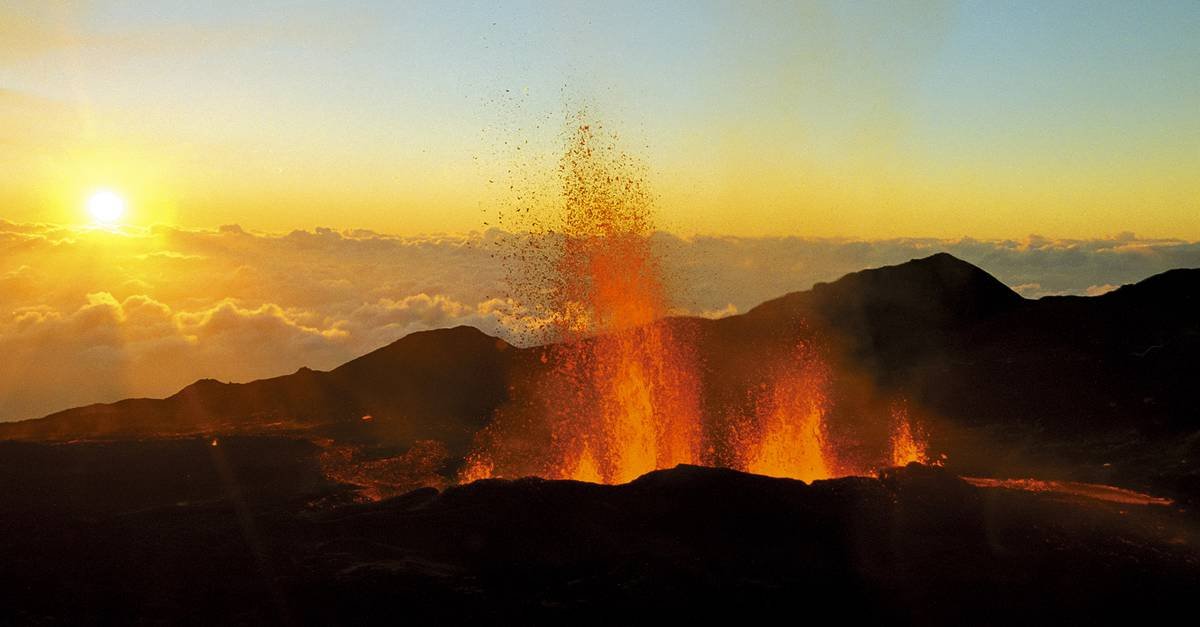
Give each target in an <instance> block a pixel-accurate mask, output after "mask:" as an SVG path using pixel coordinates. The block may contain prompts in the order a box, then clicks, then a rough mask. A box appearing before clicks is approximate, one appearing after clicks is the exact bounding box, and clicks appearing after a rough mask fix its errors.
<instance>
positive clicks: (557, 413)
mask: <svg viewBox="0 0 1200 627" xmlns="http://www.w3.org/2000/svg"><path fill="white" fill-rule="evenodd" d="M559 174H560V178H561V184H562V188H561V195H562V205H561V207H559V209H558V215H557V216H556V217H555V219H554V220H552V221H551V222H549V224H551V227H550V228H549V229H547V230H546V231H545V232H543V233H540V234H539V235H540V236H541V239H539V240H537V241H536V243H533V244H526V245H527V246H529V248H530V250H528V251H524V252H523V253H521V254H520V255H517V256H519V257H520V258H521V259H523V260H524V259H528V258H529V257H537V256H539V255H544V256H546V257H548V259H546V261H547V262H548V263H546V264H544V266H543V267H541V268H539V269H538V270H537V271H535V272H532V273H529V274H527V275H525V276H521V277H518V278H517V281H518V282H519V284H518V285H516V286H515V287H516V291H518V292H521V291H523V292H525V293H526V294H525V295H526V296H527V297H528V298H527V300H530V301H532V302H534V303H535V304H540V305H541V306H542V308H543V309H544V310H546V313H547V318H548V319H549V320H550V321H551V323H550V325H549V326H548V328H547V329H545V331H546V337H545V338H543V339H545V340H547V341H549V342H553V343H555V344H554V345H553V346H552V347H548V348H547V349H546V350H545V351H544V352H543V354H542V361H543V363H545V364H547V371H546V372H545V373H544V374H543V375H541V380H539V381H538V382H537V383H536V384H534V386H533V393H534V395H535V396H536V397H537V398H538V399H539V400H538V402H539V403H540V406H539V407H538V408H537V410H535V411H537V412H539V413H541V414H543V416H542V418H543V419H544V420H546V421H547V422H548V430H549V438H550V443H549V446H547V447H545V448H544V449H542V450H539V449H537V447H536V446H532V447H531V446H527V445H526V444H525V443H522V442H520V437H514V436H513V434H511V433H504V432H503V430H504V429H505V428H506V427H505V426H498V427H496V428H495V429H493V431H498V433H489V434H486V435H488V436H490V439H486V441H485V442H484V444H483V446H481V447H479V448H477V450H476V451H475V452H474V453H473V454H472V456H471V457H470V458H469V459H468V462H467V467H466V468H465V469H464V471H463V472H462V473H461V475H460V477H461V478H463V479H466V478H480V477H483V476H492V475H494V474H505V473H508V472H517V473H522V474H523V473H530V474H540V475H543V476H548V477H551V478H562V479H578V480H582V481H593V482H604V483H620V482H626V481H630V480H632V479H634V478H636V477H638V476H640V475H642V474H645V473H647V472H650V471H652V470H655V469H658V468H667V467H672V466H675V465H676V464H680V463H699V461H700V454H699V452H700V440H701V429H700V403H699V387H700V386H699V380H698V377H697V375H696V373H695V364H694V350H693V348H692V347H691V345H690V344H689V343H688V342H686V341H683V339H681V338H680V337H678V334H677V332H676V331H675V330H672V329H671V328H668V326H667V325H666V324H663V323H662V322H661V320H662V319H663V318H664V317H666V316H667V314H668V313H669V311H670V303H669V302H668V297H667V293H666V289H665V287H664V284H663V277H662V274H661V268H660V266H659V260H658V256H657V255H656V253H655V251H654V250H653V247H652V244H651V241H650V235H651V233H652V231H653V224H652V220H651V204H652V203H651V201H650V194H649V192H648V191H647V189H646V186H645V177H644V175H643V174H642V170H641V169H640V167H639V166H637V164H636V163H635V162H634V161H632V160H631V159H630V157H628V156H627V155H624V154H623V153H621V152H619V151H618V150H616V147H615V144H614V142H613V140H612V138H611V137H608V136H605V135H603V134H600V133H598V131H597V130H596V129H595V128H594V127H593V126H592V125H591V124H587V123H579V124H577V125H576V126H575V127H574V129H573V132H572V134H571V137H570V139H569V141H568V145H567V148H566V150H565V152H564V155H563V157H562V159H561V161H560V164H559ZM546 241H552V242H557V246H548V245H546V244H545V243H544V242H546ZM502 422H503V421H502V420H495V421H494V423H495V424H498V425H500V424H501V423H502ZM522 447H524V449H523V450H521V451H519V452H518V453H514V450H516V449H521V448H522ZM530 448H532V449H533V450H532V451H530V450H529V449H530ZM505 449H507V450H505ZM506 458H507V459H506ZM514 460H515V461H514Z"/></svg>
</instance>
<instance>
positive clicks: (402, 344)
mask: <svg viewBox="0 0 1200 627" xmlns="http://www.w3.org/2000/svg"><path fill="white" fill-rule="evenodd" d="M516 353H517V350H516V349H515V348H514V347H513V346H511V345H509V344H508V343H507V342H505V341H503V340H501V339H498V338H494V337H490V336H488V335H485V334H484V333H483V332H481V331H479V330H478V329H475V328H472V327H465V326H463V327H456V328H453V329H444V330H439V331H427V332H422V333H414V334H412V335H409V336H406V337H404V338H401V339H400V340H397V341H396V342H394V343H392V344H390V345H388V346H385V347H383V348H381V349H379V350H376V351H374V352H372V353H369V354H367V355H364V356H362V357H359V358H358V359H355V360H353V361H350V362H348V363H346V364H343V365H342V366H340V367H338V368H336V369H334V370H332V371H329V372H318V371H314V370H310V369H308V368H301V369H300V370H298V371H296V372H295V373H293V374H290V375H286V376H281V377H275V378H271V379H262V380H259V381H252V382H250V383H221V382H219V381H214V380H211V379H203V380H200V381H197V382H196V383H193V384H192V385H189V386H187V387H186V388H184V389H182V390H180V391H179V392H178V393H176V394H174V395H173V396H170V397H168V398H165V399H130V400H125V401H120V402H117V403H112V404H102V405H90V406H87V407H81V408H78V409H70V410H66V411H62V412H58V413H56V414H51V415H49V416H47V417H45V418H41V419H37V420H29V421H22V422H17V423H9V424H2V425H0V437H3V438H8V439H32V440H71V439H95V438H109V439H111V438H123V437H147V436H166V435H184V434H193V433H271V432H276V433H288V432H295V431H300V430H313V429H318V430H321V432H322V433H326V432H327V433H328V434H329V435H333V436H336V437H340V438H345V439H351V440H365V441H373V442H381V443H387V444H397V445H406V444H410V443H411V442H413V441H415V440H421V439H435V440H441V441H443V442H445V443H446V444H447V445H448V446H449V447H450V448H451V450H452V451H455V452H459V453H460V454H461V451H462V449H463V448H464V447H465V446H466V445H467V443H469V441H470V439H471V436H472V435H473V434H474V432H475V431H476V430H478V429H479V428H480V427H481V426H482V425H483V424H484V423H485V422H486V421H487V419H488V417H489V416H490V415H491V411H492V410H493V409H494V408H495V407H496V406H497V405H498V404H499V403H501V402H502V401H503V400H504V399H505V398H506V397H507V393H508V392H507V375H508V371H509V369H510V367H511V365H512V363H513V358H514V357H515V355H516ZM364 417H369V418H370V419H369V420H364V419H363V418H364Z"/></svg>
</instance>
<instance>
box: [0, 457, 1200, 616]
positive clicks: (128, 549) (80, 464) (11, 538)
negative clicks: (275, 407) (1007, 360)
mask: <svg viewBox="0 0 1200 627" xmlns="http://www.w3.org/2000/svg"><path fill="white" fill-rule="evenodd" d="M316 452H317V449H316V447H314V446H313V445H311V444H309V443H308V442H305V441H300V440H289V439H282V438H253V437H252V438H229V439H226V440H224V441H222V442H220V443H219V445H218V446H215V447H214V446H212V444H211V442H210V441H208V440H199V439H179V440H156V441H147V442H119V443H95V444H75V445H45V444H30V443H5V444H0V493H3V494H4V495H5V506H4V507H3V508H2V509H0V589H2V590H4V591H5V592H4V597H5V602H4V603H3V605H2V606H0V622H3V623H6V624H64V625H67V624H70V625H80V624H105V623H109V624H111V623H121V624H295V625H303V624H313V625H317V624H376V623H378V624H383V623H387V624H395V623H402V622H417V623H425V624H428V623H436V624H465V623H476V624H477V623H479V622H480V621H488V622H491V623H494V624H510V623H524V624H530V623H553V624H648V623H656V624H661V622H662V621H663V620H669V621H671V622H672V623H675V622H677V621H681V620H704V621H705V622H711V621H712V620H718V619H719V620H727V621H728V622H730V623H734V622H736V623H743V622H745V621H747V620H762V619H772V617H776V618H774V620H778V618H777V617H779V616H780V615H782V616H784V617H793V618H794V619H795V620H802V619H811V620H818V619H830V620H838V621H839V622H843V621H850V622H861V621H868V620H869V621H871V622H880V623H887V624H910V623H922V624H931V623H937V624H1012V623H1017V622H1020V623H1051V622H1057V623H1066V624H1082V623H1089V622H1095V621H1099V622H1108V621H1111V620H1115V619H1117V618H1120V617H1123V616H1129V617H1136V618H1137V619H1138V620H1139V621H1146V620H1153V619H1154V618H1155V617H1160V618H1161V617H1165V616H1169V615H1170V612H1173V611H1179V612H1183V613H1184V614H1183V615H1188V614H1190V613H1191V612H1192V611H1193V609H1194V608H1193V607H1192V604H1193V603H1194V593H1195V591H1196V590H1197V589H1200V552H1198V551H1197V550H1196V548H1195V547H1196V546H1197V544H1196V542H1197V540H1200V537H1198V534H1197V529H1198V527H1197V519H1196V518H1195V516H1194V515H1193V514H1191V513H1189V512H1188V511H1186V510H1184V509H1183V508H1181V507H1179V506H1128V505H1119V504H1111V503H1104V502H1099V501H1093V500H1088V499H1078V498H1074V497H1064V496H1056V495H1051V494H1032V493H1027V492H1018V491H1009V490H1002V489H979V488H975V487H972V486H970V485H968V484H966V483H964V482H963V481H961V480H959V479H958V478H956V477H954V476H953V475H951V474H949V473H947V472H945V471H944V470H941V469H936V468H927V467H922V466H918V465H915V464H914V465H910V466H909V467H907V468H901V469H893V470H889V471H885V472H883V473H882V474H881V475H880V476H879V477H878V478H865V477H848V478H843V479H834V480H829V481H818V482H815V483H813V484H812V485H807V484H804V483H802V482H798V481H792V480H787V479H774V478H767V477H762V476H757V475H749V474H744V473H740V472H736V471H732V470H724V469H712V468H701V467H694V466H680V467H678V468H675V469H671V470H663V471H656V472H653V473H650V474H648V475H645V476H643V477H641V478H639V479H638V480H636V481H634V482H632V483H629V484H625V485H618V486H602V485H594V484H586V483H579V482H572V481H545V480H540V479H520V480H515V481H507V480H485V481H480V482H476V483H472V484H468V485H464V486H459V487H454V488H450V489H447V490H445V491H443V492H438V491H437V490H434V489H422V490H417V491H414V492H411V493H409V494H406V495H403V496H400V497H396V498H393V499H388V500H383V501H379V502H372V503H361V502H354V501H353V499H352V498H351V497H352V494H350V493H349V492H348V491H347V489H346V487H345V486H338V485H334V484H331V483H329V482H328V481H326V479H325V478H324V476H323V475H322V474H321V472H320V470H319V465H318V464H317V463H316V461H315V459H314V455H315V453H316ZM823 617H827V618H823ZM789 620H791V619H789Z"/></svg>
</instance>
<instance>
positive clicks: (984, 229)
mask: <svg viewBox="0 0 1200 627" xmlns="http://www.w3.org/2000/svg"><path fill="white" fill-rule="evenodd" d="M581 120H583V121H587V122H589V123H591V124H593V125H595V126H596V128H598V129H600V130H598V131H597V133H600V134H602V135H603V137H604V138H605V139H604V140H603V142H601V143H603V144H604V145H613V144H615V145H616V146H617V147H618V148H619V149H620V150H621V151H623V152H624V153H625V154H626V155H628V157H629V159H630V160H631V161H630V163H634V164H635V165H636V166H637V167H634V168H633V170H632V171H635V172H638V173H640V176H644V178H645V180H644V181H641V182H642V183H644V184H645V186H646V188H648V189H649V190H650V192H651V196H652V200H653V214H654V216H655V217H654V222H655V224H654V227H655V229H656V233H655V234H654V235H653V238H654V245H655V250H656V251H658V253H659V254H660V255H661V263H662V267H663V268H664V269H665V276H667V277H668V279H669V283H670V285H668V288H669V292H670V294H671V298H672V306H673V308H674V310H675V312H676V313H681V314H690V315H699V316H709V317H717V316H726V315H731V314H736V313H739V312H743V311H746V310H748V309H749V308H751V307H753V306H755V305H757V304H758V303H760V302H762V301H764V300H767V299H770V298H774V297H777V296H780V295H782V294H784V293H787V292H791V291H795V290H803V289H807V288H809V287H811V286H812V285H813V283H815V282H817V281H830V280H834V279H836V278H838V277H839V276H841V275H843V274H845V273H847V272H851V271H855V270H859V269H862V268H866V267H876V266H879V265H885V264H894V263H900V262H903V261H906V260H908V259H911V258H915V257H922V256H926V255H929V254H932V253H935V252H939V251H948V252H950V253H952V254H954V255H957V256H959V257H961V258H962V259H965V260H966V261H969V262H971V263H975V264H977V265H979V266H980V267H982V268H983V269H984V270H986V271H988V272H990V273H992V274H994V275H995V276H996V277H997V278H999V279H1000V280H1002V281H1003V282H1005V283H1006V284H1007V285H1009V286H1010V287H1012V288H1013V289H1015V290H1016V291H1018V292H1019V293H1021V294H1022V295H1024V296H1027V297H1030V298H1037V297H1042V296H1047V295H1055V294H1077V295H1097V294H1103V293H1105V292H1107V291H1109V290H1111V289H1113V288H1114V287H1115V286H1119V285H1122V284H1126V283H1131V282H1135V281H1138V280H1141V279H1143V278H1146V277H1148V276H1150V275H1152V274H1155V273H1158V272H1162V271H1164V270H1167V269H1170V268H1177V267H1200V2H1196V1H1195V0H1189V1H1180V2H1167V1H1161V2H1139V3H1130V2H1099V1H1096V2H1064V1H1049V0H1042V1H1038V2H1023V1H1011V2H920V3H913V2H795V3H754V2H704V1H699V0H696V1H690V2H666V1H663V2H586V3H584V2H569V1H566V0H563V1H555V2H540V3H525V2H486V3H483V2H481V3H468V2H364V1H352V0H343V1H340V2H305V1H288V2H282V1H280V2H262V1H257V0H239V1H238V2H225V1H217V0H213V1H211V2H174V1H169V0H160V1H157V2H144V1H143V2H132V1H130V2H119V1H103V0H96V1H93V2H88V1H84V0H78V1H61V0H36V1H34V0H6V1H4V2H0V355H4V356H5V358H4V359H2V360H0V420H15V419H21V418H31V417H37V416H41V415H45V414H47V413H49V412H52V411H56V410H60V409H64V408H67V407H71V406H76V405H81V404H87V403H93V402H107V401H114V400H118V399H121V398H126V397H131V396H158V397H161V396H165V395H169V394H171V393H174V392H175V391H177V390H178V389H180V388H182V387H183V386H185V385H187V384H189V383H191V382H193V381H195V380H196V379H199V378H216V379H219V380H223V381H248V380H252V379H255V378H261V377H269V376H276V375H281V374H286V373H290V372H294V371H295V370H296V369H297V368H299V367H300V366H309V367H312V368H317V369H329V368H333V367H335V366H337V365H339V364H340V363H343V362H345V361H347V360H349V359H352V358H354V357H356V356H359V355H362V354H364V353H366V352H368V351H370V350H373V349H376V348H379V347H381V346H384V345H386V344H388V343H390V342H392V341H395V340H396V339H398V338H400V337H402V336H404V335H405V334H408V333H411V332H414V331H419V330H424V329H432V328H441V327H446V326H453V325H457V324H470V325H474V326H476V327H479V328H481V329H483V330H484V331H486V332H488V333H491V334H494V335H497V336H500V337H504V338H507V339H510V340H512V341H514V342H520V341H521V340H522V338H528V337H529V334H528V333H527V331H528V330H529V329H531V328H536V327H537V326H538V324H539V323H540V322H542V321H539V320H538V318H537V315H538V314H536V313H534V312H531V311H529V310H528V309H526V308H525V307H524V306H523V305H522V304H521V303H519V302H515V301H513V300H512V299H511V298H509V296H508V295H507V293H508V291H509V290H508V286H507V285H506V282H505V281H506V272H508V271H509V269H506V268H505V267H504V264H503V263H497V261H496V258H495V257H494V256H493V255H494V254H495V253H496V245H498V244H504V243H505V242H507V244H504V245H512V244H513V242H514V241H516V242H523V241H524V240H521V239H520V238H522V237H529V238H533V237H537V236H536V235H528V234H517V235H513V234H512V233H507V232H505V231H504V230H503V229H507V230H508V231H513V230H519V229H520V228H522V226H523V225H528V223H527V222H526V223H522V222H520V221H508V222H506V221H505V220H504V219H501V213H502V212H509V213H510V215H511V212H512V210H513V209H515V208H517V209H519V208H522V204H523V203H528V202H529V201H528V198H529V195H528V193H527V192H528V191H530V190H532V191H536V192H538V196H537V197H538V198H542V199H545V198H553V197H554V194H553V193H551V194H548V195H547V194H542V193H541V191H544V190H545V189H547V188H549V189H550V190H551V191H553V190H554V189H555V187H556V186H557V185H558V184H559V183H560V181H559V180H558V178H557V177H558V175H559V171H558V169H557V167H558V165H559V159H560V156H561V155H562V153H563V150H564V147H565V146H566V145H567V144H568V142H569V140H570V137H571V133H572V130H573V125H576V124H578V123H579V122H580V121H581ZM609 142H612V143H613V144H610V143H609ZM100 189H107V190H110V192H111V193H112V194H113V195H112V196H103V197H105V198H110V199H111V198H119V199H122V200H123V201H124V203H125V208H126V211H125V213H124V215H123V216H121V217H119V218H116V219H114V220H113V221H112V222H110V223H104V224H101V223H97V221H96V219H95V215H96V214H94V213H93V212H92V211H90V209H94V208H95V207H94V206H91V207H90V206H89V199H91V198H97V197H101V196H97V195H96V192H97V190H100ZM102 209H103V208H102ZM107 209H108V210H112V209H113V207H112V206H111V205H108V206H107ZM98 213H104V212H103V211H101V212H98ZM114 215H115V214H114ZM526 215H529V214H526ZM535 215H536V214H535ZM497 227H500V228H497ZM533 230H534V232H535V233H536V232H538V229H536V228H535V229H533ZM514 238H516V239H515V240H514ZM526 243H528V242H526Z"/></svg>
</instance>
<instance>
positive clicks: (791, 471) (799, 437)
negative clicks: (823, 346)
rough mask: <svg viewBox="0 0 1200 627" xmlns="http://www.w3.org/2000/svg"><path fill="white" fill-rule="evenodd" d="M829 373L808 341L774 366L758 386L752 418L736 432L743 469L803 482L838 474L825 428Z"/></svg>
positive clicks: (744, 422)
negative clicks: (782, 362) (759, 386)
mask: <svg viewBox="0 0 1200 627" xmlns="http://www.w3.org/2000/svg"><path fill="white" fill-rule="evenodd" d="M828 377H829V374H828V371H827V369H826V368H825V366H824V364H823V363H822V362H821V360H820V359H818V358H817V357H816V355H815V354H814V353H813V352H812V351H811V350H809V349H808V348H807V347H806V346H804V345H800V346H799V347H797V349H796V351H795V352H794V354H793V355H792V356H791V357H790V358H789V360H788V361H787V362H786V363H784V364H783V365H782V366H780V367H778V368H776V369H775V372H773V373H772V377H771V380H770V381H769V382H768V383H766V384H764V385H763V386H762V387H761V388H760V389H759V390H758V393H757V395H756V398H755V401H754V419H753V420H752V421H749V422H748V423H747V422H746V421H743V424H742V426H741V428H740V429H739V431H738V433H737V435H736V439H737V451H738V453H739V454H740V457H741V459H740V460H739V461H740V465H741V466H742V469H743V470H746V471H748V472H753V473H756V474H760V475H770V476H774V477H788V478H792V479H801V480H804V481H813V480H816V479H828V478H831V477H833V476H835V472H834V469H833V468H834V466H833V462H832V459H831V458H832V455H831V451H830V447H829V445H828V437H827V433H826V426H825V415H826V412H827V410H828V395H827V393H826V386H827V382H828Z"/></svg>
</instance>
